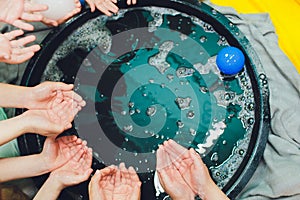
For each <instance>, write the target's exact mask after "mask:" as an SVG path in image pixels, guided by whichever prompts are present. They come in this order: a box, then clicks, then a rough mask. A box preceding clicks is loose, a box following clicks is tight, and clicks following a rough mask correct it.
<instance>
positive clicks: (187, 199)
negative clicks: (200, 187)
mask: <svg viewBox="0 0 300 200" xmlns="http://www.w3.org/2000/svg"><path fill="white" fill-rule="evenodd" d="M170 197H171V199H172V200H182V199H184V200H194V199H195V195H194V194H193V193H186V194H183V196H177V197H173V196H172V195H170Z"/></svg>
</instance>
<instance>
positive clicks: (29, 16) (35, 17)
mask: <svg viewBox="0 0 300 200" xmlns="http://www.w3.org/2000/svg"><path fill="white" fill-rule="evenodd" d="M21 19H23V20H26V21H31V22H40V21H42V20H43V15H41V14H39V13H23V14H22V16H21Z"/></svg>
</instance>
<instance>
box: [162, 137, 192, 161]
mask: <svg viewBox="0 0 300 200" xmlns="http://www.w3.org/2000/svg"><path fill="white" fill-rule="evenodd" d="M164 146H165V148H166V151H167V152H168V153H169V154H170V155H171V156H172V158H175V159H186V158H189V153H188V150H187V149H186V148H184V147H183V146H181V145H179V144H178V143H176V142H175V141H174V140H168V141H165V142H164Z"/></svg>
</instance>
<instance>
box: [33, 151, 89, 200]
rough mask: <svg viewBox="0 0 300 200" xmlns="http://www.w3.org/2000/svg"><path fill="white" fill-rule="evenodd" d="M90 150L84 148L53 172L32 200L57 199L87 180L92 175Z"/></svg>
mask: <svg viewBox="0 0 300 200" xmlns="http://www.w3.org/2000/svg"><path fill="white" fill-rule="evenodd" d="M91 165H92V149H90V148H87V147H86V146H84V148H83V149H81V150H80V151H79V152H78V153H76V154H75V155H73V156H72V157H71V159H68V160H67V162H65V163H64V164H63V165H62V166H61V167H59V168H57V169H55V170H53V171H52V172H51V173H50V175H49V177H48V179H47V180H46V182H45V183H44V184H43V186H42V187H41V189H40V190H39V191H38V193H37V194H36V196H35V197H34V200H38V199H49V200H50V199H53V200H55V199H57V198H58V196H59V194H60V192H61V191H62V190H63V189H64V188H66V187H68V186H72V185H76V184H79V183H81V182H83V181H85V180H87V179H88V178H89V176H90V174H91V173H92V171H93V170H92V168H91Z"/></svg>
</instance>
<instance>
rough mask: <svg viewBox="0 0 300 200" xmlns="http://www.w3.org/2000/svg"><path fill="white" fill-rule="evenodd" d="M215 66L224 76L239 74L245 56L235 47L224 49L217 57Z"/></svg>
mask: <svg viewBox="0 0 300 200" xmlns="http://www.w3.org/2000/svg"><path fill="white" fill-rule="evenodd" d="M216 62H217V66H218V68H219V70H220V71H221V72H222V73H223V74H226V75H234V74H237V73H239V72H240V71H241V70H242V69H243V67H244V65H245V56H244V54H243V52H242V51H241V50H239V49H238V48H236V47H225V48H224V49H222V50H221V51H220V52H219V53H218V55H217V60H216Z"/></svg>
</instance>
